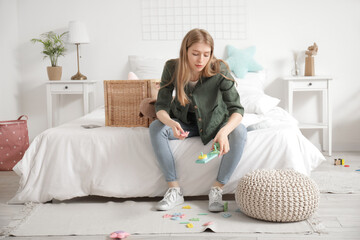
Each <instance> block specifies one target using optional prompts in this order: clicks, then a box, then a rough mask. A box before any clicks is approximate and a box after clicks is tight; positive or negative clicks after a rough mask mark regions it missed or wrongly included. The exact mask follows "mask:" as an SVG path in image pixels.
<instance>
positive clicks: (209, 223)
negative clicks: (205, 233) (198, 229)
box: [203, 222, 213, 226]
mask: <svg viewBox="0 0 360 240" xmlns="http://www.w3.org/2000/svg"><path fill="white" fill-rule="evenodd" d="M212 224H213V222H207V223H204V224H203V226H210V225H212Z"/></svg>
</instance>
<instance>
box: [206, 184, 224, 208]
mask: <svg viewBox="0 0 360 240" xmlns="http://www.w3.org/2000/svg"><path fill="white" fill-rule="evenodd" d="M222 192H223V190H222V189H221V188H220V187H211V189H210V193H209V211H210V212H222V211H224V204H223V201H222Z"/></svg>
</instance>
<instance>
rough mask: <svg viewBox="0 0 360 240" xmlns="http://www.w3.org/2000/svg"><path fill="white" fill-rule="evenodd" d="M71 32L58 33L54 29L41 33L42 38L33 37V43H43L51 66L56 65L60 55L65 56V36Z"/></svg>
mask: <svg viewBox="0 0 360 240" xmlns="http://www.w3.org/2000/svg"><path fill="white" fill-rule="evenodd" d="M68 33H69V32H67V31H66V32H63V33H61V34H56V33H54V32H52V31H50V32H46V33H42V34H40V38H33V39H31V40H30V41H31V42H32V43H42V44H43V51H42V54H44V55H45V56H44V58H46V57H49V58H50V62H51V66H53V67H56V66H57V61H58V57H59V56H65V54H64V53H65V52H66V48H65V37H66V35H67V34H68Z"/></svg>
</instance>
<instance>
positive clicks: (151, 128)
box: [149, 119, 165, 134]
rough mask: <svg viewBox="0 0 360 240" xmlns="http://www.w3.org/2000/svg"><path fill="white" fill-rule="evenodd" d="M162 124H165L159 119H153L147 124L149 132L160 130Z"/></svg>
mask: <svg viewBox="0 0 360 240" xmlns="http://www.w3.org/2000/svg"><path fill="white" fill-rule="evenodd" d="M164 126H165V125H164V124H163V123H162V122H161V121H160V120H157V119H156V120H154V121H153V122H152V123H151V124H150V126H149V131H150V134H153V133H158V132H160V131H161V129H162V128H163V127H164Z"/></svg>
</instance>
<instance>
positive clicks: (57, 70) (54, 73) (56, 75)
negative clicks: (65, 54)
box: [47, 66, 62, 80]
mask: <svg viewBox="0 0 360 240" xmlns="http://www.w3.org/2000/svg"><path fill="white" fill-rule="evenodd" d="M47 74H48V77H49V80H60V79H61V74H62V67H59V66H57V67H47Z"/></svg>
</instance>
